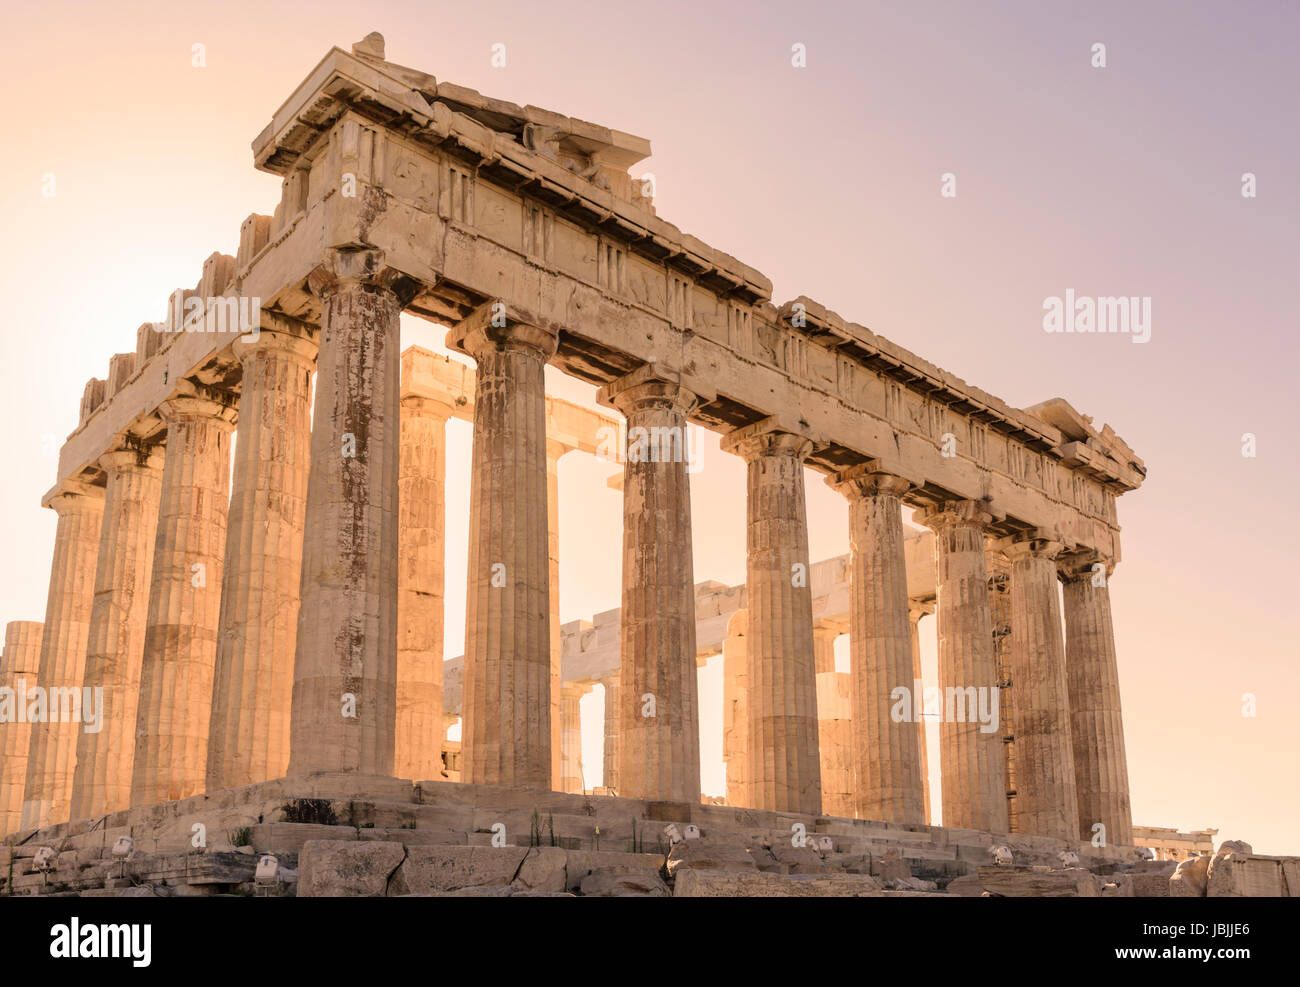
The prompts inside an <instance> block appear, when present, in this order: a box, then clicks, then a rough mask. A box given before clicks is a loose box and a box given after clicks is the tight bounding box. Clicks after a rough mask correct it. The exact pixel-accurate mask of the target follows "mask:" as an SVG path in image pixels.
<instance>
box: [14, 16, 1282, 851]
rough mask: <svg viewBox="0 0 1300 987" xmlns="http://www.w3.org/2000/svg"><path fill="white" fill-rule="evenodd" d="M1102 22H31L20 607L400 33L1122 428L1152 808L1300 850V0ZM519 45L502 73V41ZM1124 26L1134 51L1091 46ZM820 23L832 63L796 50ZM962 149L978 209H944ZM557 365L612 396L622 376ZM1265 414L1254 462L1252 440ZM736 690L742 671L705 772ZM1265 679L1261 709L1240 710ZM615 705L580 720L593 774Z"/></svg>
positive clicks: (945, 339) (817, 506) (716, 460)
mask: <svg viewBox="0 0 1300 987" xmlns="http://www.w3.org/2000/svg"><path fill="white" fill-rule="evenodd" d="M1083 6H1084V5H1078V4H1066V3H1031V2H1022V3H991V4H978V5H977V4H970V3H917V2H909V3H902V2H900V3H887V4H881V3H853V4H848V3H844V4H827V3H816V2H806V3H800V4H797V5H790V8H789V9H773V10H767V9H765V8H764V6H763V5H762V4H759V3H753V2H750V3H743V2H738V3H708V2H698V0H697V2H691V3H675V2H670V3H655V4H644V3H627V4H617V3H604V4H600V5H592V4H589V3H573V2H563V0H557V2H550V3H544V4H543V3H536V2H527V3H524V2H521V3H491V2H476V3H472V4H432V3H384V2H375V3H370V4H367V5H365V6H364V7H363V6H361V5H357V4H354V3H341V2H316V3H313V4H311V5H310V6H309V7H308V6H305V5H303V4H298V3H293V4H285V5H279V4H273V3H269V2H266V0H260V2H257V3H249V2H247V0H231V2H223V3H212V4H206V3H118V4H113V5H103V4H99V3H58V2H50V3H42V4H39V5H28V6H26V7H13V6H11V7H10V8H9V9H8V10H7V11H6V26H7V28H8V30H7V32H6V33H7V34H8V36H9V37H10V45H9V47H8V50H7V52H6V61H7V82H8V87H7V88H8V93H9V99H10V103H9V105H10V107H11V110H10V114H9V119H8V122H7V124H6V131H7V132H6V140H5V153H4V155H3V159H2V161H0V208H3V214H4V216H5V217H6V226H7V235H6V236H5V238H4V241H3V244H0V288H2V289H3V297H4V299H5V304H6V314H7V325H6V326H5V329H4V331H3V332H2V333H0V367H2V368H3V370H2V371H0V372H2V373H3V375H4V376H3V383H4V386H3V387H2V388H0V414H2V415H3V419H4V420H5V421H6V422H8V423H9V426H10V428H9V439H8V450H9V453H10V457H11V458H10V461H9V468H8V471H7V472H8V477H7V480H6V482H5V483H4V485H3V487H0V516H3V518H4V528H3V539H2V540H0V553H2V556H3V558H4V559H6V560H7V561H6V564H5V565H4V566H3V567H0V621H8V620H15V619H35V620H40V619H42V617H43V614H44V608H45V592H46V586H47V581H48V578H49V562H50V552H51V548H52V545H53V537H54V523H55V516H54V514H53V513H52V512H50V511H45V510H42V509H41V508H40V507H39V501H40V497H41V495H42V494H43V493H44V492H45V491H46V490H48V489H49V487H50V486H51V485H52V484H53V482H54V480H55V468H56V453H57V449H58V446H59V444H60V443H61V441H62V439H63V438H64V437H65V436H66V435H67V433H68V432H69V431H71V430H72V428H74V427H75V425H76V421H77V408H78V403H79V401H80V397H81V392H82V388H83V386H84V384H85V382H86V380H87V379H88V378H90V377H92V376H99V377H103V376H105V374H106V371H107V367H108V359H109V356H110V355H111V354H112V353H114V352H119V351H127V350H132V349H134V346H135V330H136V327H137V326H138V325H139V324H140V323H141V322H144V321H146V320H153V319H158V318H161V317H162V315H163V311H164V303H165V299H166V296H167V294H168V293H169V292H170V291H172V290H173V289H175V288H177V287H180V286H185V287H190V286H193V284H194V283H195V282H196V281H197V279H198V275H199V269H200V265H201V263H202V261H203V259H204V258H205V257H206V256H208V254H210V253H212V252H213V251H221V252H224V253H232V254H233V253H234V252H235V247H236V245H237V239H238V229H239V223H240V221H241V220H242V219H243V218H244V217H245V216H247V215H248V214H249V213H251V212H259V213H270V212H271V211H272V210H273V208H274V206H275V203H276V201H277V200H278V197H279V188H280V183H279V179H277V178H275V177H273V176H270V175H263V174H261V173H258V172H256V171H255V170H254V169H253V167H252V163H251V162H252V155H251V152H250V149H249V143H250V141H251V140H252V139H253V138H254V137H255V136H256V135H257V134H258V133H259V132H260V131H261V130H262V128H263V127H264V126H265V125H266V123H267V122H268V121H269V119H270V117H271V114H272V112H273V111H274V110H275V109H276V108H277V107H278V106H279V105H280V103H281V102H282V101H283V100H284V99H285V98H287V97H288V95H289V94H290V93H291V92H292V90H293V89H294V87H295V86H297V85H298V83H299V82H300V81H301V80H302V79H303V78H304V77H305V76H306V74H307V72H308V71H309V70H310V69H311V68H312V66H313V65H315V64H316V62H317V61H318V60H319V59H320V57H321V56H322V55H323V54H324V53H325V51H326V50H327V49H328V48H329V47H330V46H332V45H337V46H339V47H343V48H346V47H347V46H348V45H350V44H351V43H352V42H354V41H356V40H358V39H360V38H361V37H362V36H363V35H365V34H366V33H368V32H369V31H374V30H378V31H380V32H381V33H383V34H384V35H385V37H386V39H387V46H388V47H387V55H388V58H389V59H390V60H391V61H395V62H398V63H401V64H405V65H409V66H413V67H416V68H420V69H423V70H425V71H427V72H430V73H431V74H433V75H435V76H436V77H437V78H438V79H440V80H447V81H451V82H455V83H457V84H460V85H464V86H469V87H472V88H475V89H478V90H480V91H481V92H484V93H486V94H489V95H492V96H496V97H499V98H502V99H508V100H512V101H515V102H518V103H521V104H522V103H533V104H535V105H538V106H543V107H546V108H548V109H553V110H557V111H559V112H563V113H566V114H569V115H572V116H576V117H581V118H583V119H587V120H591V121H594V122H597V123H601V124H604V125H606V126H610V127H614V128H617V129H621V130H626V131H630V132H632V133H635V134H638V135H640V136H643V137H646V138H649V139H650V140H651V141H652V143H653V146H654V149H655V154H654V157H653V158H651V159H650V160H648V161H646V162H644V163H642V164H641V165H638V166H636V167H635V168H634V169H633V171H634V174H638V175H639V174H642V173H643V172H645V171H649V172H652V173H653V174H654V175H655V178H656V205H657V206H658V209H659V213H660V215H661V216H662V217H664V218H665V219H667V220H669V221H670V222H673V223H676V224H677V225H678V226H680V227H682V228H683V229H684V230H686V231H688V232H691V233H693V234H695V235H697V236H699V237H701V238H702V239H704V240H705V241H706V242H708V243H710V244H712V245H714V246H716V247H718V248H720V249H722V250H725V251H727V252H729V253H731V254H733V255H735V256H737V257H739V258H741V259H742V260H744V261H745V262H746V263H748V264H751V265H753V266H755V267H757V268H759V269H760V270H761V271H763V272H764V273H765V274H766V275H767V276H768V277H770V278H771V279H772V282H773V284H774V286H775V290H774V299H775V300H776V301H777V302H778V303H779V302H781V301H783V300H785V299H788V298H792V297H794V296H796V295H800V294H806V295H809V296H811V297H813V298H815V299H817V300H818V301H820V302H822V303H823V304H825V305H827V306H828V307H830V308H833V309H835V310H836V311H838V312H839V313H840V314H841V315H842V316H844V317H845V318H847V319H850V320H852V321H856V322H860V323H862V324H864V325H866V326H868V327H869V328H871V329H872V330H873V331H875V332H878V333H881V334H882V335H884V336H886V337H887V338H889V339H891V340H893V341H895V342H897V343H899V344H900V345H902V346H904V347H906V348H908V349H910V350H912V351H913V352H915V353H917V354H918V355H920V356H922V357H923V358H925V359H927V360H930V361H932V362H934V363H936V364H938V365H940V366H942V367H944V368H946V369H948V370H950V371H952V372H953V373H955V374H957V375H959V376H961V377H963V378H964V379H966V380H967V381H969V382H970V383H972V384H974V385H976V386H978V387H981V388H983V389H985V390H987V391H990V392H992V393H994V394H996V395H998V396H999V397H1001V398H1003V399H1004V400H1006V401H1007V402H1008V403H1010V404H1012V405H1015V406H1018V407H1024V406H1027V405H1031V404H1034V403H1037V402H1039V401H1042V400H1045V399H1047V398H1050V397H1056V396H1060V397H1063V398H1065V399H1067V400H1068V401H1070V402H1071V404H1073V405H1074V406H1075V407H1076V408H1078V409H1079V410H1080V411H1082V412H1083V413H1085V414H1089V415H1092V416H1095V418H1096V424H1097V425H1098V426H1100V425H1101V424H1102V423H1110V424H1111V425H1112V426H1113V427H1114V428H1115V430H1116V431H1117V432H1118V433H1119V434H1120V435H1121V436H1122V437H1123V438H1124V439H1125V440H1126V441H1127V442H1129V444H1130V445H1132V446H1133V448H1134V450H1135V451H1136V452H1137V453H1138V455H1139V456H1141V457H1142V458H1143V459H1144V460H1145V461H1146V464H1147V467H1148V469H1149V472H1150V478H1149V479H1148V481H1147V482H1146V484H1145V485H1144V486H1143V487H1142V488H1141V489H1140V490H1138V491H1136V492H1134V493H1131V494H1128V495H1125V496H1124V497H1122V498H1121V499H1120V501H1119V512H1120V519H1121V523H1122V525H1123V528H1124V535H1123V538H1124V541H1123V546H1124V559H1123V561H1122V562H1121V563H1120V565H1119V567H1118V569H1117V571H1116V574H1115V576H1114V579H1113V581H1112V590H1111V599H1112V602H1113V606H1114V615H1115V630H1116V640H1117V646H1118V651H1119V659H1120V677H1121V683H1122V690H1123V702H1124V714H1125V726H1126V736H1127V744H1128V759H1129V774H1130V781H1131V785H1132V796H1133V815H1134V821H1135V822H1136V823H1137V824H1139V825H1156V826H1176V827H1179V828H1181V829H1189V828H1202V827H1207V826H1208V827H1218V828H1219V829H1220V837H1221V838H1226V839H1232V838H1236V839H1245V840H1247V841H1249V842H1251V843H1253V845H1254V847H1255V848H1256V850H1258V851H1260V852H1265V853H1284V852H1291V853H1296V852H1300V838H1298V837H1297V836H1296V830H1295V823H1296V821H1297V818H1300V785H1297V775H1298V774H1300V771H1298V769H1297V767H1296V763H1295V760H1296V756H1297V753H1298V752H1300V702H1298V701H1297V697H1298V696H1300V663H1298V662H1297V646H1296V638H1295V634H1294V630H1293V625H1294V621H1295V618H1294V613H1295V612H1296V609H1297V608H1296V606H1295V604H1294V602H1293V597H1294V589H1293V588H1291V587H1293V586H1294V583H1295V579H1296V577H1295V571H1296V559H1297V554H1298V552H1297V549H1298V548H1300V546H1298V545H1297V537H1296V530H1297V526H1296V524H1295V521H1294V520H1293V518H1292V517H1291V514H1292V513H1293V511H1294V508H1293V507H1292V502H1291V501H1292V494H1293V492H1294V491H1295V490H1296V489H1297V488H1298V487H1300V467H1298V466H1297V459H1296V452H1295V449H1294V448H1293V447H1289V446H1287V445H1286V443H1287V441H1289V440H1288V439H1287V437H1286V436H1287V435H1288V434H1289V433H1290V429H1291V428H1292V427H1293V425H1294V423H1295V419H1296V410H1297V400H1296V393H1297V388H1296V385H1295V383H1294V380H1293V373H1294V365H1295V362H1296V358H1297V355H1298V354H1297V350H1298V349H1300V344H1297V341H1296V328H1297V327H1296V321H1297V320H1296V304H1295V300H1294V285H1295V283H1296V280H1297V279H1296V259H1297V249H1296V244H1295V237H1296V230H1297V228H1298V226H1300V224H1298V223H1297V219H1300V192H1298V191H1297V189H1298V187H1300V183H1298V182H1297V180H1296V174H1297V166H1298V165H1300V119H1297V116H1298V114H1297V93H1300V69H1298V68H1297V64H1298V61H1297V59H1296V57H1295V48H1296V43H1297V39H1298V38H1300V9H1298V8H1297V7H1296V5H1294V4H1288V3H1263V2H1256V3H1231V4H1230V3H1226V2H1225V3H1218V4H1209V3H1174V2H1168V3H1154V2H1149V3H1142V4H1140V5H1135V4H1131V3H1090V4H1088V5H1086V9H1082V8H1083ZM498 42H500V43H504V44H505V45H506V46H507V48H506V50H507V65H506V67H505V68H493V67H492V66H491V63H490V55H491V50H490V49H491V45H492V44H494V43H498ZM1095 42H1102V43H1104V44H1105V45H1106V46H1107V54H1108V63H1109V64H1108V66H1107V67H1106V68H1105V69H1094V68H1092V67H1091V65H1090V48H1091V46H1092V45H1093V44H1094V43H1095ZM195 43H201V44H203V45H205V46H206V60H207V65H206V67H204V68H194V67H192V66H191V47H192V45H194V44H195ZM795 43H802V44H804V45H806V47H807V53H808V54H807V67H806V68H803V69H795V68H792V66H791V64H790V50H791V45H793V44H795ZM944 172H952V173H954V174H955V175H956V176H957V193H958V194H957V197H956V198H955V199H945V198H942V197H940V195H939V184H940V176H941V175H942V174H943V173H944ZM1243 172H1253V173H1255V174H1256V175H1257V176H1258V189H1259V193H1258V197H1257V198H1255V199H1246V198H1243V197H1242V196H1241V194H1240V186H1241V176H1242V173H1243ZM47 174H53V175H54V176H55V182H56V184H55V190H56V194H55V195H54V196H52V197H45V196H43V195H42V194H41V189H42V181H43V176H45V175H47ZM1067 288H1073V289H1075V291H1077V292H1078V293H1080V294H1086V295H1121V294H1122V295H1139V296H1150V297H1151V298H1152V309H1153V331H1152V339H1151V341H1150V342H1149V343H1147V344H1145V345H1134V344H1133V343H1132V342H1131V340H1130V339H1129V338H1127V337H1125V336H1097V335H1091V336H1086V335H1085V336H1064V335H1049V334H1046V333H1044V332H1043V330H1042V304H1043V300H1044V298H1046V297H1048V296H1052V295H1063V294H1064V292H1065V290H1066V289H1067ZM403 341H404V343H405V344H410V343H419V344H421V345H425V346H428V347H430V348H435V349H441V341H442V333H441V332H440V331H439V330H438V329H437V328H436V327H433V326H430V325H428V324H426V323H421V322H418V321H416V320H404V323H403ZM550 379H551V381H552V382H553V385H554V388H555V391H556V393H559V394H561V395H562V396H564V397H567V398H570V399H572V400H577V401H582V402H583V403H588V404H590V403H592V402H591V394H592V392H591V389H590V388H588V387H586V385H584V384H581V383H580V382H577V381H574V380H569V379H565V378H563V377H562V375H560V374H558V373H552V374H551V376H550ZM1245 432H1251V433H1254V434H1255V435H1256V436H1257V438H1258V456H1257V458H1253V459H1247V458H1243V456H1242V454H1241V437H1242V434H1243V433H1245ZM1290 441H1293V440H1290ZM703 445H704V447H705V468H704V470H703V471H702V472H701V473H699V474H696V475H695V476H694V477H693V478H692V482H693V484H694V486H693V491H692V494H693V498H692V500H693V509H694V512H695V529H694V530H695V574H696V579H697V580H703V579H707V578H712V579H717V580H720V581H723V582H727V583H736V582H741V581H743V579H744V571H745V570H744V562H745V549H744V546H745V537H744V527H743V521H744V474H743V469H742V467H741V464H740V462H739V460H736V459H734V457H730V456H728V455H726V454H724V453H721V452H719V451H717V443H716V437H712V436H707V435H706V436H705V440H704V442H703ZM468 450H469V427H468V426H467V425H457V424H453V426H452V427H451V430H450V449H449V457H448V461H449V482H448V523H449V532H448V559H447V571H448V580H447V586H448V598H447V643H446V648H447V654H448V656H452V655H457V654H459V653H460V652H461V644H462V637H463V605H464V588H463V585H462V583H463V575H462V574H463V572H464V564H465V563H464V557H465V533H464V517H465V510H466V504H467V500H468V478H467V476H466V474H465V471H466V469H467V466H468ZM609 472H611V468H610V466H609V465H607V464H600V463H595V462H594V461H592V460H589V459H583V458H582V457H580V456H577V455H574V456H570V457H567V458H566V459H565V460H564V461H563V463H562V466H561V539H562V542H561V566H562V572H561V580H562V595H561V608H562V617H563V619H564V620H566V621H567V620H573V619H578V618H587V617H590V616H591V614H592V613H594V612H599V611H601V610H606V609H610V608H613V607H616V606H618V604H619V598H618V585H619V554H618V545H619V537H620V530H621V502H620V499H619V495H618V494H616V493H614V492H612V491H609V490H607V489H606V488H605V487H604V485H603V478H604V477H605V476H606V475H608V473H609ZM808 480H809V484H808V487H809V521H810V540H811V549H812V557H813V558H814V559H819V558H824V557H826V556H829V555H834V554H838V553H841V552H844V551H846V550H847V529H846V518H847V512H846V510H845V508H844V504H843V501H842V500H841V499H840V498H839V496H838V495H835V494H833V493H832V492H830V491H829V490H828V489H826V488H824V485H823V484H822V483H821V482H820V479H819V478H818V477H817V476H815V475H814V474H810V475H809V476H808ZM1288 601H1292V602H1288ZM922 626H923V629H924V628H926V627H927V626H928V627H929V628H930V631H929V633H930V634H932V633H933V631H932V626H933V622H932V621H927V622H926V624H923V625H922ZM841 646H842V643H841ZM715 664H720V662H717V663H715ZM926 666H927V673H928V674H929V675H933V673H934V648H933V643H932V642H931V641H927V644H926ZM719 684H720V670H719V669H717V668H714V667H712V666H711V667H710V669H709V670H708V671H707V672H706V674H705V676H704V677H703V683H702V687H703V690H704V691H703V692H702V694H701V702H702V705H703V707H704V710H705V713H706V714H707V715H706V720H705V723H704V733H705V736H704V758H705V765H704V784H705V788H706V790H709V791H717V790H719V785H720V780H721V773H720V765H718V764H716V763H714V762H715V760H716V758H717V756H718V752H719V750H720V748H719V746H718V745H719V744H720V739H719V738H720V734H719V732H718V729H719V726H718V720H719V718H720V710H719V707H720V702H721V693H720V688H719ZM1243 693H1253V694H1254V695H1255V696H1256V698H1257V703H1258V715H1257V716H1255V717H1253V718H1247V717H1243V716H1242V695H1243ZM595 698H596V697H595V696H592V697H589V698H588V701H587V703H586V707H593V706H594V705H596V703H595V702H594V700H595ZM598 715H599V714H597V713H596V712H595V711H594V709H589V708H584V728H585V729H586V733H587V737H586V745H585V746H586V748H587V755H586V758H585V760H586V762H587V781H588V784H591V783H592V782H593V780H594V778H593V775H595V774H596V772H597V771H598V765H599V758H598V757H597V756H596V754H595V751H597V750H598V748H599V736H598V734H597V730H596V729H595V727H596V726H597V725H598V722H599V721H598V719H593V717H598ZM934 749H935V748H934V746H933V738H932V747H931V750H932V751H933V750H934Z"/></svg>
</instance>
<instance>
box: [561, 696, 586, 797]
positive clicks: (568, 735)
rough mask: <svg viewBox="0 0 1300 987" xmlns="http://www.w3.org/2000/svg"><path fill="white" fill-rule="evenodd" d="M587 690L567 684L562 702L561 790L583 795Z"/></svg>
mask: <svg viewBox="0 0 1300 987" xmlns="http://www.w3.org/2000/svg"><path fill="white" fill-rule="evenodd" d="M585 692H586V690H585V689H583V688H582V687H580V686H568V685H566V686H565V687H564V689H563V693H562V701H561V703H560V716H561V718H562V723H561V726H562V730H561V736H560V743H561V747H562V749H563V751H564V777H563V779H562V783H563V787H562V788H561V791H565V792H571V793H573V794H576V795H581V794H582V792H583V791H584V785H585V781H584V779H583V777H582V706H581V702H582V697H583V694H584V693H585Z"/></svg>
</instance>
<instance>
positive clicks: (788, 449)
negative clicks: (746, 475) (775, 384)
mask: <svg viewBox="0 0 1300 987" xmlns="http://www.w3.org/2000/svg"><path fill="white" fill-rule="evenodd" d="M721 445H722V449H723V451H724V452H730V453H733V454H735V455H737V456H739V457H740V458H742V459H743V460H744V461H745V462H747V463H749V462H753V461H754V460H755V459H759V458H761V457H764V456H792V457H793V458H795V459H797V460H799V461H800V462H803V461H804V460H805V459H807V458H808V455H809V453H811V452H812V451H813V448H814V443H813V440H812V438H811V436H809V435H807V434H806V433H805V432H804V431H803V430H802V429H800V428H799V426H797V425H789V424H787V423H784V422H778V421H777V420H776V419H775V418H764V419H763V420H761V421H757V422H754V424H752V425H746V426H744V427H743V428H737V429H734V430H733V431H731V432H728V433H727V434H726V435H724V436H723V437H722V443H721Z"/></svg>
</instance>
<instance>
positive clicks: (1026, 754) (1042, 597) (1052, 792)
mask: <svg viewBox="0 0 1300 987" xmlns="http://www.w3.org/2000/svg"><path fill="white" fill-rule="evenodd" d="M1060 549H1061V546H1060V545H1059V544H1057V543H1055V542H1050V541H1045V540H1042V539H1032V540H1026V541H1018V542H1015V543H1013V544H1011V545H1009V546H1007V548H1006V555H1007V556H1008V558H1010V560H1011V688H1012V689H1013V690H1014V692H1015V711H1014V717H1015V719H1014V722H1013V723H1012V727H1013V729H1014V732H1015V738H1016V825H1017V832H1020V833H1032V834H1035V835H1037V836H1052V837H1055V838H1057V839H1061V840H1077V839H1078V838H1079V829H1078V826H1079V801H1078V797H1077V795H1076V793H1075V784H1074V754H1073V751H1072V745H1071V743H1070V711H1069V706H1068V703H1069V695H1068V691H1067V686H1066V678H1065V644H1064V641H1063V640H1062V638H1061V606H1060V603H1059V600H1058V594H1059V590H1058V589H1057V585H1056V563H1055V562H1053V561H1052V560H1053V558H1054V557H1055V555H1056V554H1057V552H1059V551H1060Z"/></svg>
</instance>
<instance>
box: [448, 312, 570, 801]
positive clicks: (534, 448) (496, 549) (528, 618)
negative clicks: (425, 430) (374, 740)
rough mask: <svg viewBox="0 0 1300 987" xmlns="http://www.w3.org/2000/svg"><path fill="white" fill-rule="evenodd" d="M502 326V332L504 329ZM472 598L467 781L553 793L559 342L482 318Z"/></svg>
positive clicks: (461, 330)
mask: <svg viewBox="0 0 1300 987" xmlns="http://www.w3.org/2000/svg"><path fill="white" fill-rule="evenodd" d="M494 323H496V324H494ZM456 333H457V337H458V342H459V345H460V346H461V348H463V349H464V350H465V351H466V352H468V353H469V354H470V355H471V356H472V357H474V359H475V360H476V361H477V363H478V371H477V376H476V384H475V397H474V452H473V457H472V465H471V480H470V522H469V525H470V527H469V531H470V535H469V566H468V573H467V577H466V578H467V587H466V600H465V686H464V700H463V703H462V707H461V708H462V710H463V714H464V718H463V723H464V726H463V729H462V732H461V744H462V747H461V758H462V760H461V764H462V777H461V780H462V781H467V782H474V783H478V784H486V785H518V786H521V787H526V788H537V789H548V790H549V789H550V788H551V786H552V777H553V776H552V761H551V737H552V733H551V630H550V612H551V604H550V564H549V562H548V551H547V490H546V382H545V374H544V371H545V368H546V362H547V361H548V360H549V359H550V358H551V357H552V356H553V355H554V354H555V348H556V344H557V341H558V340H557V337H556V335H555V333H554V332H551V331H548V330H545V329H541V328H538V327H536V326H532V325H529V324H527V323H523V322H514V321H511V320H510V319H508V318H506V317H504V316H501V315H500V314H494V311H493V308H492V307H491V306H488V307H485V308H484V309H480V310H479V311H478V312H476V313H475V314H474V315H472V316H470V318H469V319H467V320H466V322H465V323H462V325H461V326H460V327H458V329H457V330H456Z"/></svg>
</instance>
